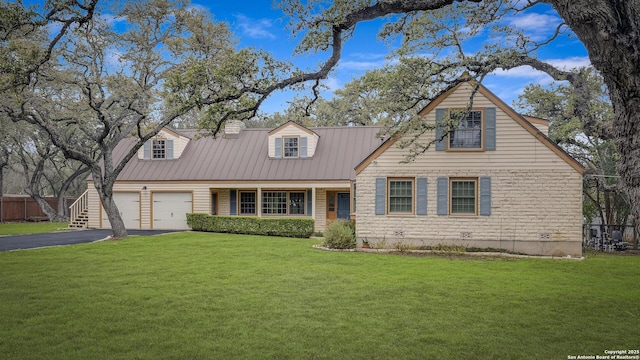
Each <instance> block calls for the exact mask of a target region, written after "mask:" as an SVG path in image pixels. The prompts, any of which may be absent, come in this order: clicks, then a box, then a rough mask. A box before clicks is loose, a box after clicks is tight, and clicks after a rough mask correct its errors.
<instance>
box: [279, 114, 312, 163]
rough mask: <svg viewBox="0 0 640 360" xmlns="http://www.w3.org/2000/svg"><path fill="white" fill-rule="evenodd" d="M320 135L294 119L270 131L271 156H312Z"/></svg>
mask: <svg viewBox="0 0 640 360" xmlns="http://www.w3.org/2000/svg"><path fill="white" fill-rule="evenodd" d="M319 139H320V136H318V134H316V133H315V132H313V131H311V130H309V129H307V128H306V127H304V126H302V125H298V124H296V123H295V122H293V121H288V122H286V123H285V124H283V125H281V126H279V127H277V128H275V129H273V130H271V131H270V132H269V157H270V158H276V159H304V158H311V157H313V155H314V154H315V152H316V147H317V145H318V140H319Z"/></svg>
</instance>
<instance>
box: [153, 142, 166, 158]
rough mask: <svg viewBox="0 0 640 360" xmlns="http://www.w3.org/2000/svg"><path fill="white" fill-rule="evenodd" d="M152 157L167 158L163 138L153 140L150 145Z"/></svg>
mask: <svg viewBox="0 0 640 360" xmlns="http://www.w3.org/2000/svg"><path fill="white" fill-rule="evenodd" d="M152 149H153V151H152V157H151V158H152V159H166V158H167V142H166V140H164V139H157V140H153V145H152Z"/></svg>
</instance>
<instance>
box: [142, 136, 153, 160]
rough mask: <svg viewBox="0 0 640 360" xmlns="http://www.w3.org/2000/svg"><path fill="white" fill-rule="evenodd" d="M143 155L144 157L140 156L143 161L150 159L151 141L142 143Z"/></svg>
mask: <svg viewBox="0 0 640 360" xmlns="http://www.w3.org/2000/svg"><path fill="white" fill-rule="evenodd" d="M143 153H144V155H143V156H142V158H143V159H145V160H149V159H151V141H150V140H148V141H147V142H145V143H144V150H143Z"/></svg>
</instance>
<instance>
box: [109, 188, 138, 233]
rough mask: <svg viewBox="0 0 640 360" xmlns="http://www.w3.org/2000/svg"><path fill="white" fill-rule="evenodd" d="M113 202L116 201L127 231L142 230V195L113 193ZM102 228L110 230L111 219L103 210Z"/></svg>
mask: <svg viewBox="0 0 640 360" xmlns="http://www.w3.org/2000/svg"><path fill="white" fill-rule="evenodd" d="M113 201H115V203H116V206H117V207H118V210H119V211H120V216H121V217H122V221H123V222H124V227H125V228H127V229H140V194H139V193H128V192H120V193H113ZM102 227H103V228H107V229H110V228H111V223H109V217H108V216H107V212H106V211H104V208H102Z"/></svg>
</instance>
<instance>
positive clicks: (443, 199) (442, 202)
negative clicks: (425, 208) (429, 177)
mask: <svg viewBox="0 0 640 360" xmlns="http://www.w3.org/2000/svg"><path fill="white" fill-rule="evenodd" d="M447 214H449V179H448V178H446V177H439V178H438V215H447Z"/></svg>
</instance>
